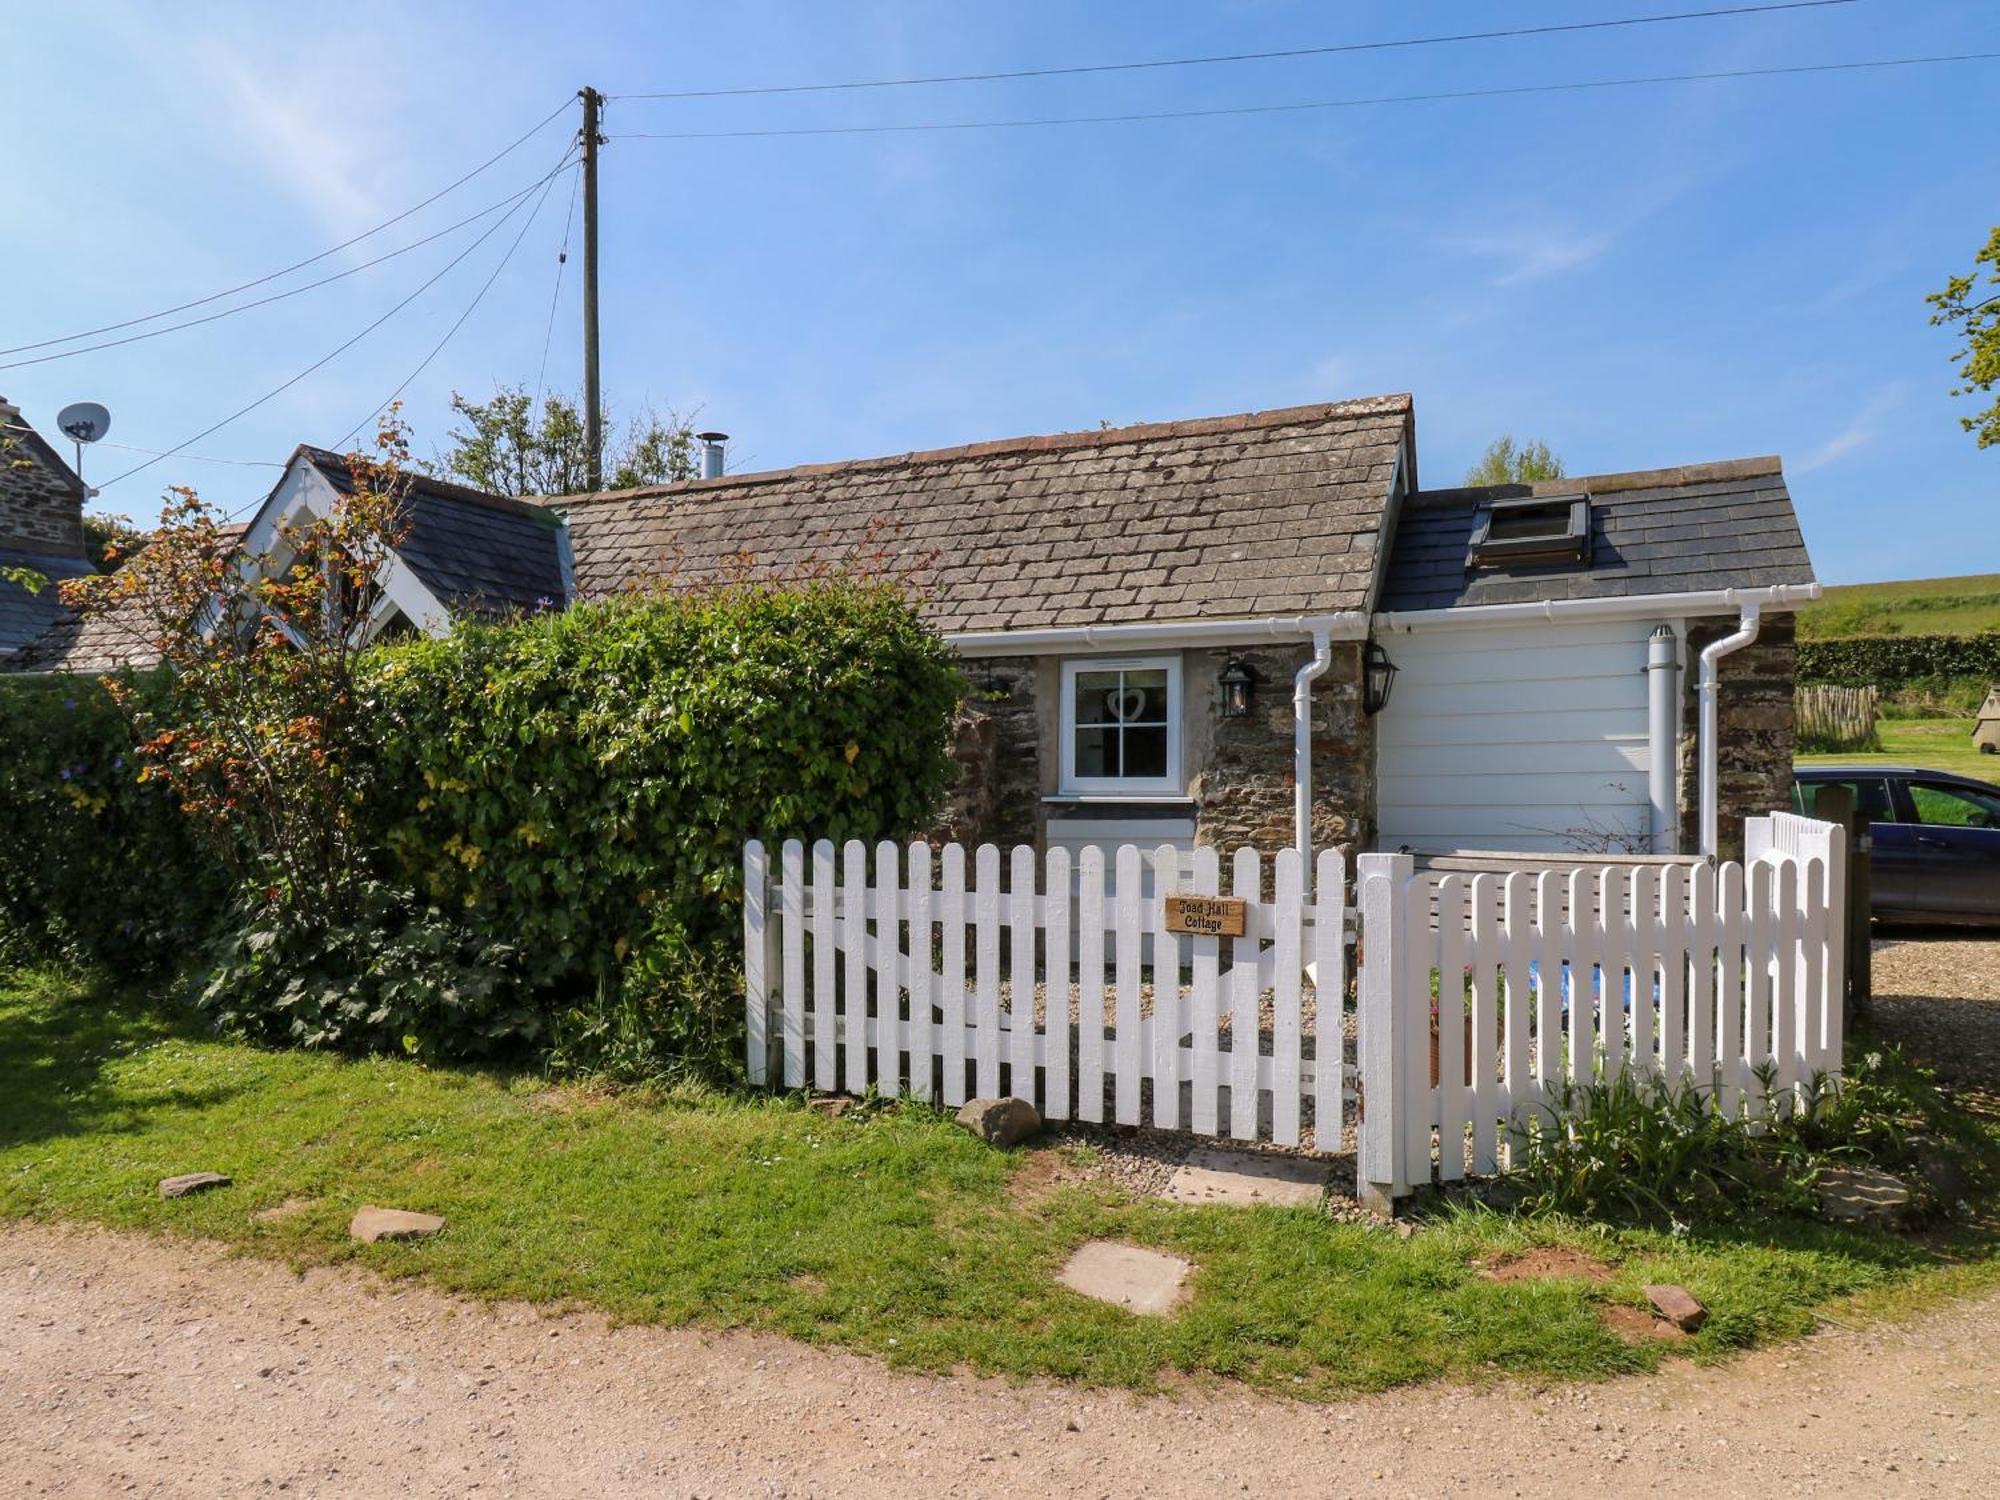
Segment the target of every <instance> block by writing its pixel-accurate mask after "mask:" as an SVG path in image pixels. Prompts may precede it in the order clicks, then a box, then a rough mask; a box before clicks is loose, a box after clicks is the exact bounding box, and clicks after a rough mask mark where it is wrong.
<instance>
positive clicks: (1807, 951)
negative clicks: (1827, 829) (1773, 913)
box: [1798, 858, 1832, 1083]
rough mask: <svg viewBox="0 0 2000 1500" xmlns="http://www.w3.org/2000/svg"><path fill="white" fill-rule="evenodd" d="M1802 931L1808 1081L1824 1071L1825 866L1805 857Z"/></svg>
mask: <svg viewBox="0 0 2000 1500" xmlns="http://www.w3.org/2000/svg"><path fill="white" fill-rule="evenodd" d="M1799 907H1800V922H1801V930H1800V934H1799V941H1800V950H1799V951H1800V964H1799V969H1800V973H1799V1036H1798V1052H1799V1077H1800V1078H1801V1080H1803V1081H1805V1082H1808V1083H1810V1082H1811V1081H1812V1080H1813V1079H1814V1078H1815V1077H1816V1076H1818V1075H1819V1074H1820V1073H1822V1072H1825V1071H1827V1061H1826V1058H1825V1055H1824V1053H1823V1051H1822V1047H1823V1045H1824V1038H1825V1035H1826V1006H1827V993H1826V969H1827V962H1826V956H1827V954H1828V953H1829V951H1830V950H1831V946H1832V945H1831V944H1830V943H1829V942H1828V941H1827V922H1826V865H1825V863H1824V862H1823V861H1821V860H1819V859H1817V858H1813V859H1808V860H1806V861H1805V863H1804V864H1803V865H1802V866H1801V867H1800V871H1799Z"/></svg>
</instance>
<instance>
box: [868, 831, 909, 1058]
mask: <svg viewBox="0 0 2000 1500" xmlns="http://www.w3.org/2000/svg"><path fill="white" fill-rule="evenodd" d="M902 853H903V851H902V850H901V849H899V848H897V847H896V845H895V843H894V842H892V841H891V840H889V839H884V840H882V842H881V843H879V844H877V845H876V846H875V965H874V967H875V1085H876V1087H877V1088H879V1089H881V1090H882V1092H883V1093H885V1094H897V1093H900V1092H902V1091H901V1089H900V1088H898V1087H897V1085H898V1083H899V1082H900V1081H901V1079H902V1076H903V1064H902V1050H903V1048H902V1024H901V1023H902V1014H903V974H902V969H903V965H902V962H901V960H902V953H903V923H902V905H903V903H902V889H901V886H902V863H903V861H902Z"/></svg>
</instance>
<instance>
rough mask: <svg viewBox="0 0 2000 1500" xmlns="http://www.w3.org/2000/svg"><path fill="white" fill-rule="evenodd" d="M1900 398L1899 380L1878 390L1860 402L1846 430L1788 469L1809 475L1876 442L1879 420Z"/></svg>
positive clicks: (1841, 430) (1843, 429)
mask: <svg viewBox="0 0 2000 1500" xmlns="http://www.w3.org/2000/svg"><path fill="white" fill-rule="evenodd" d="M1902 399H1903V382H1902V381H1900V380H1899V381H1894V382H1892V383H1891V384H1889V385H1885V386H1882V387H1880V388H1878V389H1877V390H1876V391H1875V392H1874V394H1873V395H1871V396H1869V398H1868V399H1867V400H1866V401H1865V402H1863V403H1862V405H1861V409H1860V410H1859V411H1858V412H1856V413H1855V414H1854V417H1853V419H1852V420H1850V421H1849V422H1848V424H1847V425H1846V426H1845V427H1843V428H1841V429H1840V431H1838V432H1836V433H1835V434H1834V435H1833V436H1832V437H1830V438H1828V439H1827V440H1826V441H1825V442H1823V443H1821V444H1820V445H1819V446H1818V447H1817V448H1814V449H1812V450H1811V451H1810V452H1808V453H1807V454H1806V455H1805V457H1803V458H1801V459H1798V460H1796V461H1795V462H1793V463H1791V464H1789V465H1788V466H1787V467H1789V468H1790V470H1791V472H1792V473H1793V474H1810V473H1812V472H1813V470H1815V469H1824V468H1828V467H1830V466H1832V465H1834V464H1837V463H1839V462H1840V461H1841V460H1842V459H1844V458H1847V457H1848V456H1850V455H1851V454H1855V453H1859V452H1860V451H1861V450H1862V449H1864V448H1866V447H1867V446H1868V445H1869V444H1870V443H1872V442H1874V441H1875V439H1876V437H1877V435H1878V432H1879V429H1880V427H1881V423H1882V418H1884V417H1885V416H1887V415H1888V414H1889V412H1890V411H1891V410H1892V409H1893V408H1894V407H1895V406H1896V405H1897V403H1899V402H1900V401H1901V400H1902Z"/></svg>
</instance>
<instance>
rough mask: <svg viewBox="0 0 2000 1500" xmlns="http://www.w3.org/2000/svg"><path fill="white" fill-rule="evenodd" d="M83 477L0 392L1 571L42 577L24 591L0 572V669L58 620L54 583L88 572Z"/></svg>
mask: <svg viewBox="0 0 2000 1500" xmlns="http://www.w3.org/2000/svg"><path fill="white" fill-rule="evenodd" d="M83 501H84V490H83V481H82V480H81V479H79V478H78V477H77V474H76V471H75V470H74V469H72V468H71V467H70V466H69V465H68V464H67V463H65V462H63V458H62V455H61V454H60V453H58V452H56V450H55V449H54V448H52V447H51V446H49V444H48V442H47V441H46V440H45V439H44V438H43V437H42V435H41V434H40V433H39V432H37V431H35V429H34V428H33V427H32V426H31V425H29V423H28V422H27V420H26V419H25V418H23V417H22V415H21V409H20V408H19V407H18V406H16V405H14V404H13V403H12V402H11V401H8V400H7V399H6V398H5V397H0V569H10V568H11V569H20V570H23V571H25V572H27V573H32V574H34V575H36V576H37V577H38V578H41V579H45V580H47V582H46V584H45V586H43V587H41V588H39V589H30V588H27V587H25V586H24V585H22V584H21V583H18V582H15V581H13V580H12V579H10V578H8V577H5V576H0V670H5V668H6V665H7V664H8V663H9V661H10V659H11V658H13V657H14V656H15V655H16V653H18V652H19V651H20V650H21V649H22V648H23V647H24V646H26V645H28V643H29V642H31V641H33V640H34V639H35V638H36V637H37V636H39V635H41V634H42V632H44V631H45V630H47V629H48V628H49V627H50V626H51V625H53V624H55V623H56V622H57V621H58V620H59V619H61V618H62V614H63V608H62V605H61V603H60V602H59V601H58V600H57V598H56V594H55V588H54V585H55V584H56V583H58V582H60V581H61V580H62V579H65V578H76V577H80V576H82V575H83V574H86V573H88V572H90V571H91V567H90V560H89V558H88V557H87V556H86V555H85V551H84V542H83Z"/></svg>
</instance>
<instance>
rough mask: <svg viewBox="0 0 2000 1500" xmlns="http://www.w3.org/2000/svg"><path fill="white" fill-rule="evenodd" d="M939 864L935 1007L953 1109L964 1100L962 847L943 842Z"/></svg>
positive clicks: (946, 1099) (947, 1096) (948, 1100)
mask: <svg viewBox="0 0 2000 1500" xmlns="http://www.w3.org/2000/svg"><path fill="white" fill-rule="evenodd" d="M938 863H939V864H940V865H941V866H942V867H943V888H942V889H941V890H940V891H939V892H938V925H939V926H940V927H941V928H942V929H943V933H942V936H941V937H940V938H939V944H938V946H939V949H940V952H939V957H940V958H941V959H942V961H943V963H942V969H943V972H942V974H941V976H940V977H941V979H942V983H941V984H940V986H939V995H938V1001H939V1005H938V1009H939V1011H940V1013H941V1014H942V1015H943V1017H944V1038H943V1040H944V1047H943V1049H942V1053H941V1056H942V1057H943V1064H942V1071H943V1073H944V1102H945V1103H946V1104H947V1105H948V1106H950V1107H951V1108H953V1109H956V1108H958V1106H959V1105H961V1104H963V1103H965V1019H966V1018H965V846H964V845H963V844H946V845H945V846H944V854H943V856H942V858H940V860H939V861H938Z"/></svg>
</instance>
